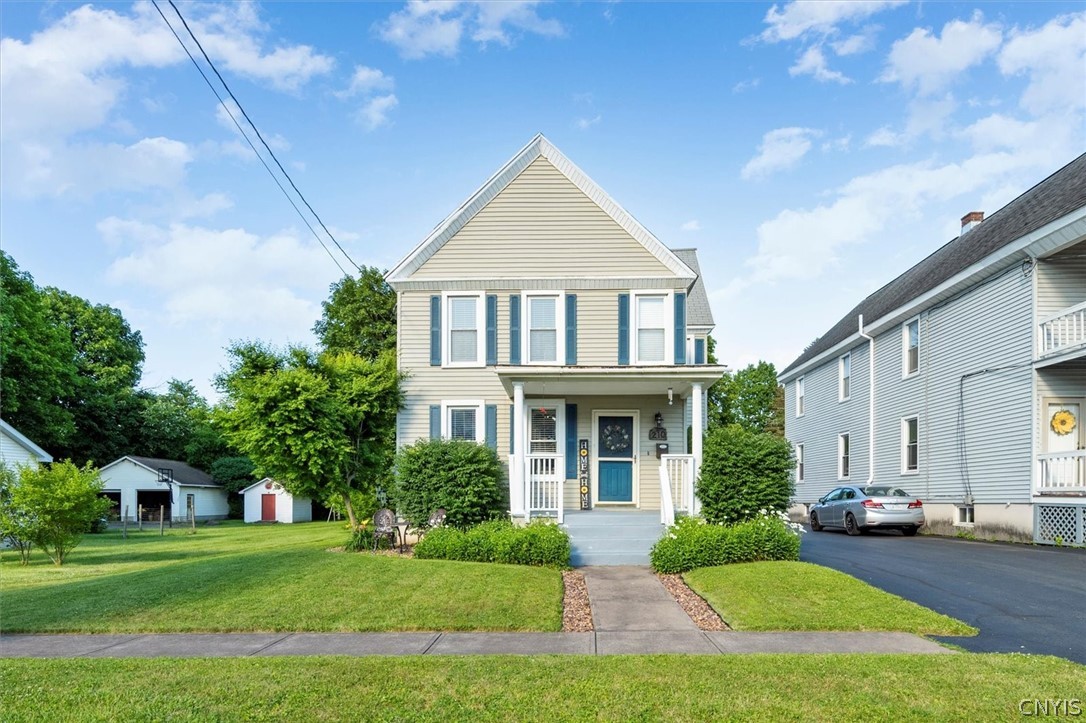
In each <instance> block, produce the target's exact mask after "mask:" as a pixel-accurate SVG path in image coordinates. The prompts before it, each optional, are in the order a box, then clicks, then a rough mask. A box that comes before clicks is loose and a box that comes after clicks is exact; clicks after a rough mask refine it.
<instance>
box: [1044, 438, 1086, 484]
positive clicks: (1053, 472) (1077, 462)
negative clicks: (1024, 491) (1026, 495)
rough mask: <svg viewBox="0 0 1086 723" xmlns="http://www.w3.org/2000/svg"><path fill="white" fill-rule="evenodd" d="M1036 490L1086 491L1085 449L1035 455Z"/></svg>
mask: <svg viewBox="0 0 1086 723" xmlns="http://www.w3.org/2000/svg"><path fill="white" fill-rule="evenodd" d="M1037 461H1038V462H1039V463H1040V466H1041V469H1040V473H1039V474H1038V475H1037V491H1038V492H1049V493H1051V492H1086V450H1083V449H1080V450H1078V451H1075V452H1049V453H1047V454H1039V455H1037Z"/></svg>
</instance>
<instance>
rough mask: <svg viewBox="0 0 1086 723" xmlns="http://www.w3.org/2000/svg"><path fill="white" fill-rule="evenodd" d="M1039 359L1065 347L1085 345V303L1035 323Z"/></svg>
mask: <svg viewBox="0 0 1086 723" xmlns="http://www.w3.org/2000/svg"><path fill="white" fill-rule="evenodd" d="M1037 326H1038V334H1037V339H1038V343H1039V345H1040V350H1039V352H1038V356H1039V357H1043V356H1047V355H1049V354H1052V353H1055V352H1058V351H1060V350H1061V349H1063V348H1065V347H1074V346H1080V345H1083V344H1086V302H1083V303H1081V304H1076V305H1074V306H1071V307H1069V308H1067V309H1063V310H1062V311H1059V312H1057V313H1055V314H1053V315H1051V316H1048V317H1045V318H1044V319H1041V320H1040V321H1038V322H1037Z"/></svg>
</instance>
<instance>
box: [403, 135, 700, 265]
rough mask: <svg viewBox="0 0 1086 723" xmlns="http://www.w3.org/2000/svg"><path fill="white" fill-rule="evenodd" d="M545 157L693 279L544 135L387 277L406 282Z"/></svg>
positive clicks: (657, 253) (657, 254) (665, 261)
mask: <svg viewBox="0 0 1086 723" xmlns="http://www.w3.org/2000/svg"><path fill="white" fill-rule="evenodd" d="M540 157H542V158H545V159H547V160H548V161H550V163H551V164H552V165H553V166H554V167H555V168H557V169H558V170H559V172H561V173H562V175H564V176H565V177H566V178H567V179H569V181H570V182H571V183H573V184H574V185H575V186H577V188H578V189H580V190H581V192H582V193H584V194H585V195H586V196H588V197H589V198H590V199H592V201H593V202H594V203H595V204H596V205H597V206H599V207H600V208H601V209H602V210H603V211H604V213H606V214H607V215H608V216H610V217H611V218H612V219H613V220H614V221H615V223H617V224H618V225H619V226H620V227H622V229H623V230H625V231H626V232H627V233H628V234H630V236H632V237H633V238H634V239H635V240H637V241H638V242H639V243H640V244H641V245H642V246H644V247H645V249H646V250H648V252H649V253H651V254H652V255H653V256H655V257H656V258H657V259H658V260H659V261H660V263H662V264H663V265H664V266H666V267H667V268H668V269H669V270H670V271H671V272H672V273H674V274H675V276H676V277H679V278H684V279H690V280H691V281H693V279H694V277H695V276H696V274H695V272H694V271H693V270H692V269H690V267H688V266H687V265H686V264H684V263H683V262H682V261H681V260H680V259H679V257H678V256H676V255H675V254H674V253H672V251H671V250H670V249H668V248H667V247H666V246H665V245H664V244H662V243H661V242H660V240H659V239H657V238H656V237H655V236H654V235H653V234H652V233H651V232H650V231H649V230H648V229H646V228H645V227H644V226H642V225H641V224H640V223H638V221H637V219H635V218H634V217H633V216H631V215H630V214H629V213H628V212H627V211H626V210H625V209H624V208H622V206H620V205H618V203H616V202H615V201H614V199H612V198H611V197H610V196H609V195H607V192H606V191H604V190H603V189H602V188H600V187H599V186H598V185H597V184H596V182H595V181H593V180H592V179H591V178H589V177H588V176H587V175H585V173H584V171H582V170H581V169H580V168H578V167H577V166H576V165H575V164H574V163H573V162H572V161H571V160H569V158H567V157H566V156H565V155H564V154H563V153H562V152H561V151H559V150H558V149H557V148H555V146H554V145H553V144H552V143H551V142H550V141H548V140H547V139H546V138H544V137H543V134H542V133H540V134H537V135H536V136H535V138H533V139H532V140H531V141H529V142H528V145H526V146H524V148H522V149H521V150H520V151H518V152H517V154H516V155H515V156H513V158H512V159H510V160H509V162H508V163H506V164H505V165H504V166H502V167H501V168H500V169H498V171H497V173H495V174H494V175H493V176H491V177H490V179H489V180H487V182H486V183H484V184H483V185H482V187H480V188H479V190H477V191H476V192H475V193H474V194H472V195H471V197H469V198H468V199H467V200H466V201H464V203H463V204H461V206H460V208H458V209H456V210H455V211H453V212H452V214H450V215H449V216H447V217H446V218H445V220H444V221H442V222H441V223H439V224H438V225H437V227H435V228H434V230H433V231H431V232H430V235H429V236H427V237H426V238H425V239H424V240H423V241H422V243H420V244H419V245H418V246H416V247H415V248H414V249H413V250H412V251H411V253H409V254H408V255H407V256H406V257H404V259H403V260H402V261H400V263H398V264H397V265H396V266H395V267H394V268H393V269H392V270H391V271H389V272H388V273H387V274H385V279H386V280H387V281H388V282H389V283H390V284H391V283H395V282H397V281H404V280H406V279H407V278H408V277H410V276H411V274H413V273H414V272H415V271H416V270H417V269H418V268H419V267H420V266H422V265H423V264H424V263H426V261H427V260H428V259H429V258H430V257H431V256H433V255H434V254H435V253H436V252H437V250H438V249H440V248H441V247H442V246H443V245H445V243H446V242H447V241H448V240H449V239H451V238H452V237H453V236H455V235H456V233H457V232H458V231H459V230H460V229H462V228H463V227H464V225H465V224H467V222H468V221H470V220H471V219H472V218H474V217H475V215H476V214H477V213H479V211H481V210H482V209H483V208H484V207H485V206H486V205H487V204H488V203H490V201H491V200H493V199H494V197H495V196H497V195H498V194H499V193H501V191H502V190H503V189H505V188H506V186H508V185H509V184H510V183H512V181H513V179H515V178H516V177H517V176H518V175H520V173H521V172H522V171H523V170H524V169H525V168H527V167H528V166H529V165H531V163H532V162H533V161H535V160H536V159H537V158H540Z"/></svg>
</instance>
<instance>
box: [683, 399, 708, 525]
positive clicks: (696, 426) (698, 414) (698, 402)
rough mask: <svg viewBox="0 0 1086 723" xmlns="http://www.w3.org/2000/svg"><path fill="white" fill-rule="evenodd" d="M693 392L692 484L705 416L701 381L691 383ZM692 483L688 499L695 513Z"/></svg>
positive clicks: (699, 452) (698, 509) (695, 480)
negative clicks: (689, 498)
mask: <svg viewBox="0 0 1086 723" xmlns="http://www.w3.org/2000/svg"><path fill="white" fill-rule="evenodd" d="M692 386H693V389H692V391H693V394H691V400H692V404H691V410H690V416H691V417H693V419H691V420H690V424H691V428H690V437H691V439H690V442H691V450H690V453H691V454H693V455H694V484H697V480H698V471H699V470H701V438H702V436H704V434H705V429H704V426H703V425H702V419H703V418H704V416H705V400H704V399H703V395H702V391H701V382H695V383H694V384H693V385H692ZM693 488H694V485H691V486H690V489H691V497H692V498H693V499H691V500H688V503H689V506H688V507H687V509H689V510H690V512H691V514H697V513H698V512H700V511H701V505H700V504H699V503H698V497H697V495H695V494H693Z"/></svg>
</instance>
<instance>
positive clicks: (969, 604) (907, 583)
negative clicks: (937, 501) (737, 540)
mask: <svg viewBox="0 0 1086 723" xmlns="http://www.w3.org/2000/svg"><path fill="white" fill-rule="evenodd" d="M800 559H801V560H804V561H807V562H813V563H817V564H819V565H824V566H826V567H832V568H834V569H836V570H840V571H842V572H846V573H848V574H849V575H852V576H853V577H857V578H859V579H861V580H863V581H865V582H867V583H870V584H871V585H874V586H876V587H879V588H882V589H883V590H886V591H888V592H891V593H894V594H895V595H900V596H901V597H903V598H906V599H908V600H912V601H914V602H917V603H920V604H921V605H924V606H926V607H929V608H931V609H932V610H937V611H939V612H941V613H944V614H946V615H950V616H952V617H955V618H958V619H959V620H964V621H965V622H967V623H969V624H970V625H973V626H974V627H976V628H979V629H980V635H978V636H976V637H973V638H940V639H942V640H946V641H947V642H950V643H953V644H955V645H960V646H961V647H963V648H966V649H967V650H972V651H975V652H1016V653H1036V654H1047V655H1058V656H1060V657H1063V658H1067V659H1069V660H1074V661H1076V662H1079V663H1083V664H1086V550H1081V549H1079V550H1070V549H1058V548H1052V547H1044V546H1036V547H1035V546H1032V545H1011V544H993V543H986V542H969V541H966V540H956V539H946V538H938V537H925V536H917V537H903V536H902V535H901V534H899V533H896V532H872V533H870V534H867V535H864V536H862V537H849V536H847V535H846V534H845V533H844V532H843V531H842V532H838V531H835V530H826V531H823V532H811V531H810V530H808V532H807V534H805V535H804V536H803V543H802V546H801V548H800Z"/></svg>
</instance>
